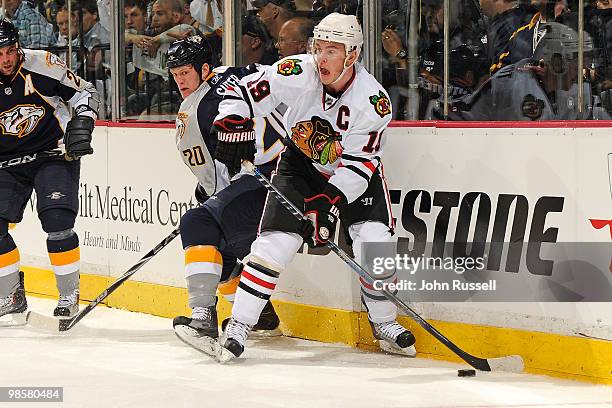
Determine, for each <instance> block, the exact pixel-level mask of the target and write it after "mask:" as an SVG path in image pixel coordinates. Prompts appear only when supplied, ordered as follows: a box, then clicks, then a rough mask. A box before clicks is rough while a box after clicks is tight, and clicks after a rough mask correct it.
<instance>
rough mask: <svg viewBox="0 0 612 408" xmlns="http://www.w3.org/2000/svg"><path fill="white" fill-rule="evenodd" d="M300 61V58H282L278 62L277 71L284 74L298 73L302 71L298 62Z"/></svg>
mask: <svg viewBox="0 0 612 408" xmlns="http://www.w3.org/2000/svg"><path fill="white" fill-rule="evenodd" d="M300 62H302V60H299V59H293V58H290V59H286V60H282V61H281V62H280V63H279V64H278V73H279V74H281V75H284V76H290V75H300V74H301V73H302V72H304V71H303V70H302V67H301V66H300V64H299V63H300Z"/></svg>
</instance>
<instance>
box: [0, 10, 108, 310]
mask: <svg viewBox="0 0 612 408" xmlns="http://www.w3.org/2000/svg"><path fill="white" fill-rule="evenodd" d="M0 85H1V87H0V89H2V98H0V127H1V128H2V134H0V316H2V315H5V314H13V313H20V312H23V311H25V310H26V309H27V301H26V298H25V291H24V277H23V272H20V271H19V263H20V255H19V250H18V249H17V245H16V244H15V242H14V241H13V238H12V237H11V234H10V233H9V232H8V224H9V223H17V222H20V221H21V219H22V218H23V213H24V210H25V208H26V205H27V203H28V200H29V199H30V196H31V195H32V191H33V190H34V191H35V192H36V210H37V212H38V218H39V219H40V223H41V226H42V229H43V230H44V231H45V232H46V233H47V251H48V253H49V260H50V262H51V266H52V267H53V272H55V277H56V282H57V289H58V291H59V302H58V305H57V307H56V308H55V310H54V311H53V314H54V316H57V317H70V316H73V315H74V314H76V313H77V311H78V308H79V306H78V301H79V269H80V253H79V238H78V236H77V234H76V232H75V231H74V230H73V228H74V222H75V219H76V216H77V214H78V210H79V195H78V191H79V175H80V163H81V162H80V160H78V159H79V158H80V157H81V156H84V155H88V154H92V153H93V149H92V148H91V137H92V132H93V128H94V121H95V119H96V118H97V116H98V103H99V99H98V94H97V92H96V89H95V88H94V87H93V86H92V85H91V84H90V83H89V82H87V81H85V80H83V79H81V78H79V77H78V76H76V75H75V74H74V73H73V72H72V71H70V70H69V69H68V68H67V67H66V63H65V62H64V61H62V60H61V59H59V58H58V57H57V56H55V55H53V54H51V53H49V52H46V51H39V50H28V49H22V48H21V47H20V46H19V31H18V30H17V29H16V28H15V26H14V25H13V24H12V23H11V22H10V21H8V20H4V19H0ZM71 109H74V111H75V112H76V115H74V116H72V115H71V111H70V110H71ZM61 145H63V146H65V148H66V153H67V156H68V157H67V158H68V159H69V160H66V159H65V158H64V157H49V158H45V159H42V158H39V159H37V160H35V161H31V162H28V163H26V164H21V165H19V166H15V167H6V166H4V165H5V164H6V163H10V162H11V161H12V162H15V161H17V162H19V160H20V159H21V158H23V157H25V156H28V155H29V156H30V157H31V156H32V155H34V154H35V153H39V152H43V151H46V150H49V149H54V148H57V147H58V146H61ZM4 167H6V168H4Z"/></svg>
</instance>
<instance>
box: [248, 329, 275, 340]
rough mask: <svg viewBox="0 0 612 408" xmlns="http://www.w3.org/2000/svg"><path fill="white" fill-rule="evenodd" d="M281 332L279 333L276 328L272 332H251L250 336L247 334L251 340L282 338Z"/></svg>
mask: <svg viewBox="0 0 612 408" xmlns="http://www.w3.org/2000/svg"><path fill="white" fill-rule="evenodd" d="M282 335H283V332H282V331H281V329H280V328H278V327H277V328H276V329H274V330H253V331H252V332H251V333H250V334H249V338H252V339H265V338H268V337H279V336H282Z"/></svg>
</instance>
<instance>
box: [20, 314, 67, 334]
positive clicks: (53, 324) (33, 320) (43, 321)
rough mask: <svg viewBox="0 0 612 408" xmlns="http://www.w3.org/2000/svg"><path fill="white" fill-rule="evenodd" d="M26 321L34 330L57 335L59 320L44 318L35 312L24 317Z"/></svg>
mask: <svg viewBox="0 0 612 408" xmlns="http://www.w3.org/2000/svg"><path fill="white" fill-rule="evenodd" d="M26 321H27V323H28V325H29V326H32V327H34V328H35V329H39V330H44V331H49V332H54V333H57V332H58V331H59V325H60V322H61V321H60V320H59V319H57V318H55V317H51V316H45V315H42V314H40V313H36V312H32V311H30V312H28V316H27V317H26Z"/></svg>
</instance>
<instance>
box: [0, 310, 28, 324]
mask: <svg viewBox="0 0 612 408" xmlns="http://www.w3.org/2000/svg"><path fill="white" fill-rule="evenodd" d="M28 313H29V312H27V311H26V312H21V313H11V314H10V315H6V317H8V320H7V319H3V320H2V321H0V327H21V326H25V325H27V324H28ZM2 317H3V318H4V317H5V316H2Z"/></svg>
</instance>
